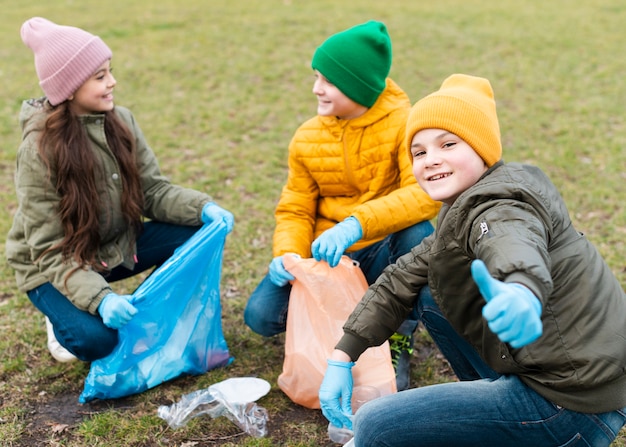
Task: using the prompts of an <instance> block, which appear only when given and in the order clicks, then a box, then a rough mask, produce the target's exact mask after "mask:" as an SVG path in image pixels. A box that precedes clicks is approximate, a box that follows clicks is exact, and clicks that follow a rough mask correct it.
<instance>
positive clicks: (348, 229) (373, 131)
mask: <svg viewBox="0 0 626 447" xmlns="http://www.w3.org/2000/svg"><path fill="white" fill-rule="evenodd" d="M391 59H392V50H391V39H390V38H389V34H388V32H387V27H386V26H385V24H384V23H381V22H378V21H368V22H366V23H361V24H358V25H356V26H353V27H351V28H348V29H346V30H343V31H341V32H339V33H337V34H334V35H332V36H330V37H329V38H328V39H326V40H325V41H324V42H323V43H322V44H321V45H320V46H319V47H318V48H317V49H316V50H315V52H314V54H313V58H312V62H311V68H312V69H313V70H314V74H315V77H316V79H315V81H314V83H313V94H314V95H315V96H316V98H317V101H316V104H317V115H316V116H314V117H313V118H311V119H309V120H307V121H306V122H305V123H303V124H302V125H301V126H300V127H299V128H298V129H297V130H296V132H295V135H294V136H293V138H292V140H291V143H290V145H289V160H288V161H289V172H288V178H287V183H286V184H285V186H284V188H283V190H282V194H281V196H280V200H279V202H278V205H277V207H276V212H275V217H276V229H275V232H274V244H273V256H274V257H273V260H272V261H271V263H270V264H269V272H268V275H267V276H266V277H265V278H264V279H263V280H262V282H261V283H260V284H259V285H258V287H257V288H256V290H255V291H254V292H253V293H252V295H251V296H250V299H249V301H248V303H247V306H246V309H245V312H244V319H245V322H246V324H247V325H248V326H249V327H250V328H251V329H252V330H253V331H255V332H257V333H259V334H261V335H264V336H267V337H269V336H273V335H276V334H278V333H281V332H284V331H285V328H286V318H287V307H288V303H289V294H290V291H291V284H290V281H292V280H293V279H294V277H293V275H292V274H291V273H289V272H288V271H287V270H286V269H285V267H284V264H283V261H282V257H283V256H284V255H286V254H295V255H298V256H300V257H302V258H309V257H314V258H315V259H316V260H318V261H323V262H328V263H329V264H330V265H331V267H335V266H336V265H337V264H338V263H339V260H340V259H341V256H342V255H344V254H345V255H347V256H349V257H351V258H352V259H355V260H356V261H358V262H359V263H360V266H361V268H362V270H363V273H364V274H365V277H366V279H367V281H368V282H369V283H370V284H371V283H373V282H374V281H375V280H376V278H377V277H378V276H379V275H380V273H381V272H382V271H383V269H384V268H385V267H386V266H387V265H389V264H390V263H391V262H393V261H395V260H396V259H397V258H398V257H399V256H401V255H403V254H404V253H407V252H408V251H409V250H410V249H411V248H412V247H414V246H415V245H417V244H418V243H419V242H420V241H421V240H422V239H423V238H424V237H425V236H427V235H429V234H430V233H432V231H433V227H432V225H431V223H430V222H429V220H430V219H432V218H433V217H435V216H436V214H437V212H438V210H439V208H440V206H441V204H440V203H439V202H436V201H434V200H432V199H431V198H430V197H428V195H426V194H425V193H424V191H423V190H422V189H421V188H420V187H419V185H418V184H417V183H416V181H415V178H414V177H413V175H412V172H411V163H410V160H409V159H408V158H407V157H406V147H405V144H404V133H405V124H406V119H407V116H408V113H409V109H410V102H409V98H408V96H407V95H406V93H405V92H404V91H403V90H402V89H401V88H400V87H399V86H398V85H397V84H396V83H395V82H394V81H393V80H392V79H390V78H389V77H388V75H389V71H390V69H391ZM407 317H408V318H407V321H406V324H405V325H404V326H403V327H402V328H400V329H399V332H398V334H396V335H395V336H394V337H393V339H392V347H393V350H392V358H393V359H394V360H398V361H400V363H402V366H401V367H398V368H397V369H396V372H397V373H398V371H401V372H400V373H398V388H399V389H405V388H407V387H408V363H409V360H410V357H409V355H408V354H409V353H410V352H411V347H412V338H411V337H412V334H413V331H414V330H415V328H416V326H417V317H409V316H407ZM450 330H451V328H450ZM389 335H390V336H391V335H392V334H389ZM396 366H397V365H396Z"/></svg>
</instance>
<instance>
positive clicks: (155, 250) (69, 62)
mask: <svg viewBox="0 0 626 447" xmlns="http://www.w3.org/2000/svg"><path fill="white" fill-rule="evenodd" d="M21 37H22V40H23V41H24V43H25V44H26V45H27V46H28V47H29V48H30V49H31V50H32V51H33V53H34V56H35V69H36V72H37V76H38V78H39V85H40V86H41V88H42V90H43V92H44V94H45V96H44V97H42V98H36V99H30V100H27V101H24V103H23V104H22V109H21V112H20V125H21V128H22V142H21V144H20V147H19V150H18V155H17V171H16V173H15V189H16V193H17V199H18V208H17V212H16V213H15V216H14V219H13V225H12V227H11V230H10V232H9V234H8V237H7V241H6V256H7V260H8V262H9V264H10V265H11V267H12V268H13V269H14V270H15V275H16V280H17V285H18V287H19V289H20V290H21V291H22V292H25V293H26V294H27V295H28V297H29V299H30V300H31V301H32V303H33V304H34V305H35V306H36V307H37V308H38V309H39V310H40V311H41V312H42V313H43V314H44V315H45V316H46V326H47V329H48V348H49V349H50V352H51V353H52V355H53V357H54V358H56V359H57V360H59V361H71V360H74V359H76V358H78V359H80V360H84V361H93V360H96V359H99V358H102V357H105V356H106V355H108V354H109V353H110V352H111V351H112V350H113V348H114V347H115V346H116V344H117V342H118V329H119V328H120V327H122V326H124V325H125V324H126V323H128V321H130V320H131V319H132V318H133V316H134V315H135V314H136V312H137V309H136V308H135V307H134V306H133V305H132V304H131V303H130V302H129V298H130V296H129V295H119V294H117V293H115V292H114V289H113V286H112V285H111V283H113V282H115V281H118V280H121V279H124V278H127V277H130V276H133V275H136V274H138V273H140V272H143V271H145V270H147V269H150V268H152V267H155V266H159V265H161V264H162V263H163V262H165V260H167V258H169V257H170V256H171V255H172V253H173V252H174V250H176V248H178V247H179V246H180V245H181V244H183V243H184V242H185V241H186V240H187V239H189V237H191V236H192V235H193V234H194V233H195V232H196V231H197V230H198V229H199V228H200V226H201V225H202V224H203V223H208V222H210V221H213V220H216V219H222V220H224V221H225V222H226V224H227V227H228V231H231V230H232V226H233V223H234V219H233V216H232V214H231V213H230V212H228V211H226V210H224V209H222V208H220V207H219V206H218V205H216V204H215V203H214V202H213V201H212V199H211V197H210V196H209V195H207V194H205V193H202V192H199V191H195V190H192V189H187V188H183V187H181V186H177V185H172V184H171V183H170V182H169V181H168V180H167V178H166V177H164V176H163V175H162V174H161V172H160V169H159V165H158V162H157V159H156V158H155V155H154V153H153V151H152V149H151V148H150V147H149V146H148V144H147V143H146V140H145V139H144V136H143V134H142V132H141V129H140V128H139V126H138V124H137V122H136V121H135V119H134V117H133V115H132V114H131V112H130V111H129V110H127V109H125V108H123V107H120V106H116V105H115V103H114V96H113V93H114V89H115V86H116V84H117V81H116V79H115V78H114V77H113V74H112V69H111V57H112V52H111V50H110V49H109V47H108V46H107V45H106V44H105V43H104V42H103V41H102V39H100V38H99V37H98V36H94V35H93V34H90V33H88V32H87V31H84V30H82V29H80V28H75V27H71V26H63V25H58V24H55V23H53V22H51V21H49V20H46V19H44V18H41V17H33V18H31V19H29V20H27V21H26V22H24V24H23V25H22V28H21ZM146 218H147V219H149V221H147V222H144V219H146Z"/></svg>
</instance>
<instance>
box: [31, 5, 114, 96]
mask: <svg viewBox="0 0 626 447" xmlns="http://www.w3.org/2000/svg"><path fill="white" fill-rule="evenodd" d="M20 34H21V36H22V40H23V41H24V43H25V44H26V45H27V46H28V47H29V48H30V49H31V50H33V53H34V54H35V70H36V71H37V76H38V77H39V85H40V86H41V88H42V90H43V91H44V93H45V95H46V96H47V98H48V101H50V104H52V105H57V104H60V103H62V102H63V101H65V100H66V99H68V98H69V97H70V96H72V94H74V92H75V91H76V90H78V88H79V87H80V86H81V85H83V83H84V82H85V81H86V80H87V79H89V77H90V76H92V75H93V74H94V73H95V72H96V70H97V69H98V68H99V67H100V66H101V65H102V64H103V63H104V62H106V61H107V60H109V59H111V57H112V52H111V50H110V49H109V47H108V46H107V45H106V44H105V43H104V42H103V41H102V39H100V38H99V37H98V36H94V35H93V34H90V33H88V32H87V31H84V30H82V29H80V28H75V27H72V26H63V25H57V24H55V23H53V22H51V21H49V20H47V19H44V18H41V17H33V18H31V19H29V20H27V21H26V22H24V24H23V25H22V28H21V30H20Z"/></svg>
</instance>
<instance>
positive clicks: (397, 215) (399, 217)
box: [352, 125, 441, 239]
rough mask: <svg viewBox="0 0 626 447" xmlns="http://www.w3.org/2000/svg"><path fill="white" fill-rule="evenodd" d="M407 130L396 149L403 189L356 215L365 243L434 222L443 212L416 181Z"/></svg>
mask: <svg viewBox="0 0 626 447" xmlns="http://www.w3.org/2000/svg"><path fill="white" fill-rule="evenodd" d="M404 129H405V126H404V125H403V126H401V128H400V130H399V132H397V134H396V146H395V147H396V150H395V155H396V157H397V165H398V169H399V171H400V188H398V189H396V190H395V191H392V192H391V193H389V194H387V195H385V196H383V197H379V198H376V199H373V200H370V201H367V202H365V203H363V204H361V205H359V206H358V207H357V208H356V209H355V210H354V211H353V213H352V215H353V216H354V217H356V218H357V219H358V220H359V222H360V223H361V227H362V228H363V239H375V238H377V237H380V236H386V235H387V234H390V233H396V232H398V231H400V230H403V229H405V228H408V227H410V226H412V225H415V224H416V223H419V222H423V221H426V220H430V219H433V218H434V217H435V216H436V215H437V213H438V212H439V209H440V208H441V202H436V201H434V200H433V199H431V198H430V196H429V195H428V194H426V192H424V190H423V189H422V188H421V187H420V186H419V185H418V184H417V181H416V180H415V177H414V175H413V166H412V164H411V160H410V159H409V157H408V155H407V150H406V145H405V143H404Z"/></svg>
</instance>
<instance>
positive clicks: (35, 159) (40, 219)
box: [15, 143, 111, 314]
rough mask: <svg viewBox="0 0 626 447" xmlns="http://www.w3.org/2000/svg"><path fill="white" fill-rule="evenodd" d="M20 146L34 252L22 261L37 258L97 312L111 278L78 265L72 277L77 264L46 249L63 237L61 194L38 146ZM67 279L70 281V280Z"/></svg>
mask: <svg viewBox="0 0 626 447" xmlns="http://www.w3.org/2000/svg"><path fill="white" fill-rule="evenodd" d="M24 144H25V145H26V147H22V148H20V151H19V153H18V160H17V170H16V175H15V186H16V191H17V198H18V203H19V206H20V209H21V216H22V221H21V227H22V231H23V233H24V240H25V241H26V244H27V245H28V247H30V251H31V256H30V259H28V260H19V261H20V262H33V263H35V264H36V265H37V267H38V269H39V271H40V272H41V274H42V275H44V276H45V277H46V278H47V279H48V281H49V282H50V283H51V284H52V285H53V286H54V287H55V288H56V289H57V290H59V291H60V292H61V293H63V294H64V295H65V296H66V297H67V298H68V299H69V300H70V301H71V302H72V303H73V304H74V305H75V306H76V307H78V308H79V309H81V310H85V311H89V312H91V313H93V314H95V313H96V312H97V308H98V305H99V304H100V301H101V300H102V298H103V297H104V295H106V294H107V293H109V292H111V288H110V287H109V284H108V283H107V281H106V280H105V279H104V278H103V277H102V276H101V275H100V274H99V273H97V272H94V271H92V270H90V269H88V268H87V269H78V270H76V271H75V272H74V273H73V274H72V275H70V276H69V277H68V276H67V275H68V273H70V272H71V271H72V270H74V269H75V267H76V264H75V263H74V262H71V261H69V260H67V261H64V260H63V258H62V255H61V251H60V250H53V251H50V252H47V253H45V252H46V250H47V249H48V248H50V247H52V246H54V245H55V244H57V243H59V242H60V241H61V240H62V239H63V228H62V225H61V221H60V219H59V217H58V211H57V210H58V206H59V200H60V198H59V196H58V195H57V193H56V191H55V188H54V186H53V183H51V182H48V181H47V180H44V181H42V179H47V178H48V173H47V169H46V166H45V164H44V163H43V161H42V160H41V158H40V156H39V153H38V151H37V149H36V148H35V147H34V146H28V143H24ZM66 279H67V281H66Z"/></svg>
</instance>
